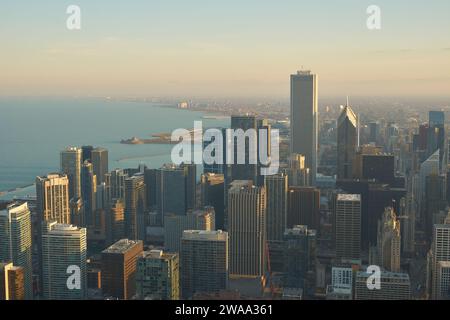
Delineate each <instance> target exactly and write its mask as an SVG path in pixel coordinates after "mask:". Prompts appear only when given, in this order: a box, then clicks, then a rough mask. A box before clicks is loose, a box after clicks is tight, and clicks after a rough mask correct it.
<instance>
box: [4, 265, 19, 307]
mask: <svg viewBox="0 0 450 320" xmlns="http://www.w3.org/2000/svg"><path fill="white" fill-rule="evenodd" d="M24 299H25V273H24V269H23V268H22V267H15V266H14V265H13V264H12V263H4V262H0V301H2V300H24Z"/></svg>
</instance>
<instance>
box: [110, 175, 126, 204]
mask: <svg viewBox="0 0 450 320" xmlns="http://www.w3.org/2000/svg"><path fill="white" fill-rule="evenodd" d="M126 178H128V174H126V173H125V172H124V171H123V170H122V169H116V170H113V171H111V172H110V173H107V174H105V193H106V204H107V205H109V202H110V201H111V200H112V199H122V200H125V179H126Z"/></svg>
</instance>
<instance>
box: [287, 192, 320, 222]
mask: <svg viewBox="0 0 450 320" xmlns="http://www.w3.org/2000/svg"><path fill="white" fill-rule="evenodd" d="M296 225H305V226H308V228H311V229H314V230H319V227H320V190H319V189H316V188H314V187H290V188H289V191H288V208H287V227H288V228H293V227H294V226H296Z"/></svg>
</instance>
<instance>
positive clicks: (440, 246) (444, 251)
mask: <svg viewBox="0 0 450 320" xmlns="http://www.w3.org/2000/svg"><path fill="white" fill-rule="evenodd" d="M445 222H446V223H445V224H437V225H435V226H434V229H433V230H434V231H433V244H432V246H431V254H432V259H431V263H432V265H431V297H432V299H438V298H439V295H440V292H439V286H440V285H439V281H438V280H439V274H438V270H439V263H440V262H441V261H450V219H449V218H447V219H446V221H445Z"/></svg>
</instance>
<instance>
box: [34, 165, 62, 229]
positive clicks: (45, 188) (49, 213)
mask: <svg viewBox="0 0 450 320" xmlns="http://www.w3.org/2000/svg"><path fill="white" fill-rule="evenodd" d="M36 200H37V212H38V214H39V217H40V220H45V221H54V220H56V221H57V222H58V223H66V224H68V223H71V217H70V209H69V200H70V199H69V179H68V178H67V176H66V175H62V174H58V173H54V174H49V175H47V176H46V177H36Z"/></svg>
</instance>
